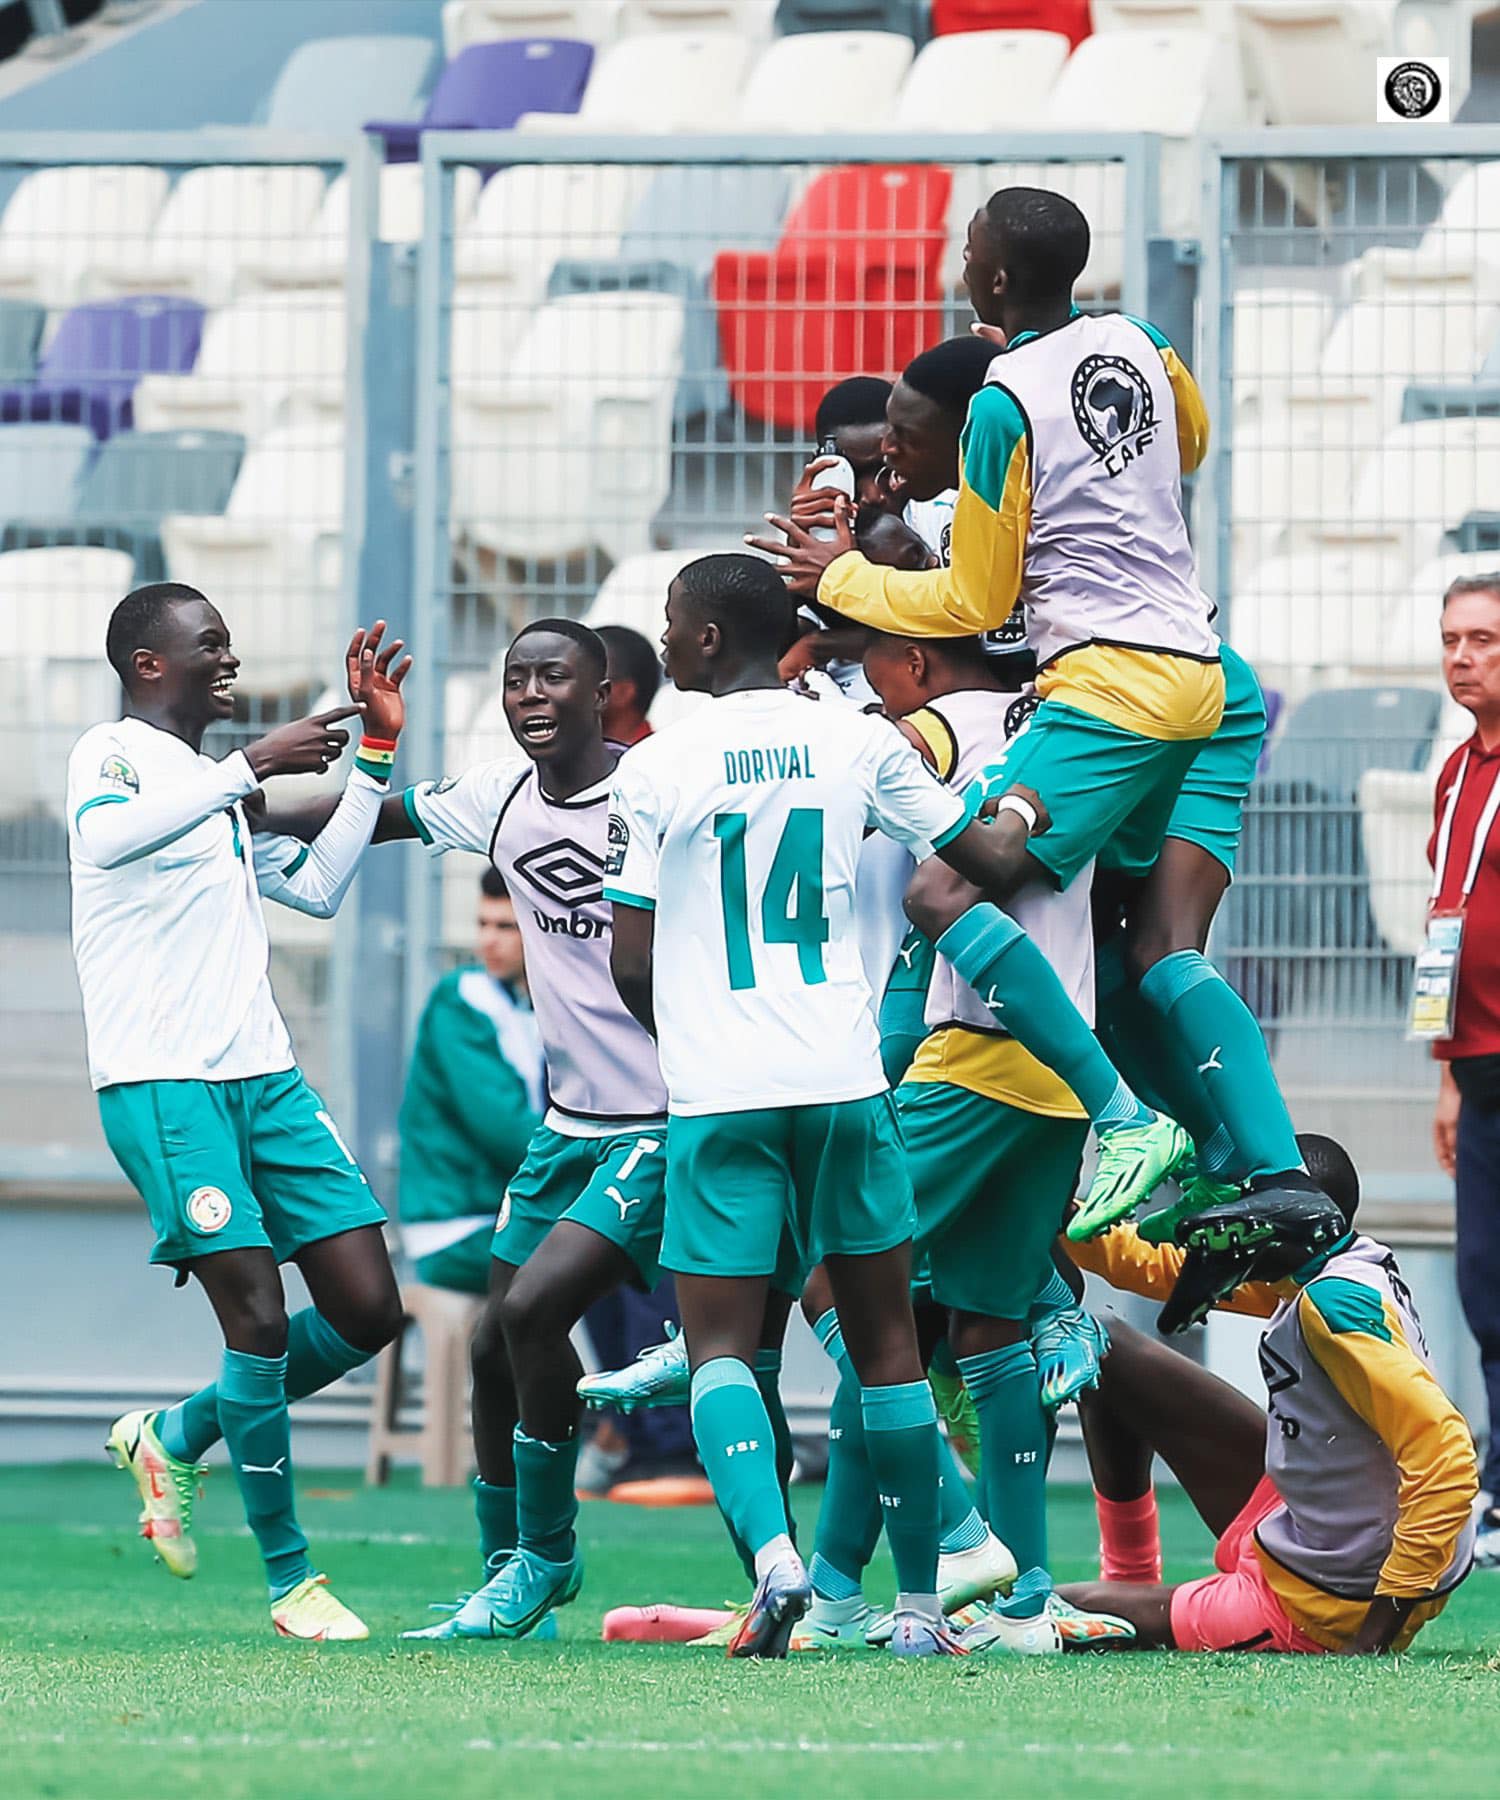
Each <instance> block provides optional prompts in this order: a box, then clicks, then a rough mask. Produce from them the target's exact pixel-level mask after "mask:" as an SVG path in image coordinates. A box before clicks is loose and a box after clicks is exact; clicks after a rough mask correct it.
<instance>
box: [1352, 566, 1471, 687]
mask: <svg viewBox="0 0 1500 1800" xmlns="http://www.w3.org/2000/svg"><path fill="white" fill-rule="evenodd" d="M1496 561H1497V558H1496V555H1495V552H1494V551H1493V550H1479V551H1469V552H1459V553H1457V554H1449V555H1447V556H1438V557H1434V558H1433V559H1432V560H1431V561H1430V562H1425V563H1423V564H1422V565H1421V567H1420V568H1419V569H1417V570H1416V571H1415V572H1414V573H1413V574H1412V576H1411V578H1410V580H1409V582H1408V583H1407V584H1406V586H1404V587H1403V588H1401V589H1399V590H1398V591H1397V592H1396V593H1394V594H1391V595H1389V596H1388V597H1387V598H1386V601H1385V606H1384V613H1383V616H1382V620H1381V628H1380V630H1379V632H1378V633H1377V634H1376V635H1375V641H1374V643H1373V644H1372V645H1371V647H1370V648H1371V651H1372V654H1371V655H1370V656H1369V657H1368V658H1367V667H1368V670H1369V671H1370V672H1371V673H1372V674H1375V675H1377V676H1378V677H1379V678H1380V679H1383V680H1386V681H1394V680H1402V681H1410V682H1414V683H1415V682H1423V681H1428V682H1431V681H1435V680H1437V678H1438V671H1439V667H1440V659H1441V656H1442V645H1441V638H1440V623H1441V618H1442V606H1443V595H1444V594H1445V593H1446V592H1447V591H1448V588H1449V585H1450V584H1451V583H1452V582H1454V581H1456V580H1458V579H1459V577H1460V576H1465V575H1491V574H1493V573H1494V570H1495V565H1496Z"/></svg>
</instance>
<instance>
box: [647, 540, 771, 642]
mask: <svg viewBox="0 0 1500 1800" xmlns="http://www.w3.org/2000/svg"><path fill="white" fill-rule="evenodd" d="M677 586H678V589H679V591H680V593H681V595H682V598H683V599H684V600H686V601H687V603H688V604H689V606H691V607H692V609H693V611H694V612H695V613H696V614H697V615H698V617H699V618H700V619H701V620H703V622H704V623H705V624H707V623H709V622H710V621H711V622H712V623H713V624H715V625H717V626H718V628H719V631H720V633H721V634H722V636H723V638H724V641H725V643H726V644H727V645H728V646H729V647H730V649H732V650H736V651H739V652H742V653H744V652H749V653H763V654H766V655H770V656H781V655H782V654H783V653H784V652H785V651H786V650H787V649H788V648H789V647H790V646H791V645H792V643H793V642H794V641H795V640H796V637H797V635H798V625H797V603H796V601H795V600H793V598H792V596H791V594H790V592H789V591H788V589H787V585H786V583H785V581H783V580H782V578H781V573H780V571H779V570H778V569H777V568H776V567H775V566H774V565H773V564H771V563H768V562H763V561H762V560H761V558H760V557H758V556H746V555H743V554H742V553H740V552H737V551H731V552H728V553H726V554H721V555H715V556H700V557H699V558H698V560H697V561H696V562H690V563H689V564H688V565H687V567H686V568H685V569H683V570H682V571H681V572H680V573H679V575H678V577H677Z"/></svg>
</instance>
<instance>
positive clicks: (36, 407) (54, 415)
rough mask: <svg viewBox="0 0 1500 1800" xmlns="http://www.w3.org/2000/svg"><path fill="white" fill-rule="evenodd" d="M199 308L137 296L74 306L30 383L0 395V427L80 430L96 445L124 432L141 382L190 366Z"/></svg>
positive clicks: (180, 301) (200, 322)
mask: <svg viewBox="0 0 1500 1800" xmlns="http://www.w3.org/2000/svg"><path fill="white" fill-rule="evenodd" d="M203 319H204V308H203V306H202V305H200V304H199V302H198V301H196V300H184V299H179V298H176V297H172V296H165V295H160V294H137V295H131V296H128V297H126V298H124V299H119V300H92V301H89V302H88V303H87V304H86V305H83V306H75V307H74V308H73V310H72V311H71V312H70V313H69V314H68V315H67V317H66V318H65V319H64V320H63V322H62V323H61V325H59V326H58V328H57V335H56V336H55V337H54V338H53V340H52V342H51V343H50V344H49V345H48V346H47V349H46V351H45V352H44V354H43V356H42V361H41V366H40V368H39V369H38V371H37V375H36V379H35V380H34V381H29V382H18V383H15V384H13V385H11V386H9V387H5V388H0V420H3V421H4V422H6V423H12V422H14V421H16V420H20V419H33V420H47V421H50V422H52V423H54V424H70V425H71V424H81V425H87V426H88V428H89V430H90V431H92V432H93V434H94V436H95V437H96V438H101V439H102V438H107V437H110V436H112V435H113V434H114V433H115V432H117V431H128V430H129V428H130V425H131V422H132V412H131V399H132V396H133V395H134V393H135V384H136V382H137V381H139V380H140V378H141V376H142V375H149V374H167V375H185V374H186V373H187V372H188V371H189V370H190V369H191V368H192V366H193V364H194V363H195V362H196V361H197V358H198V344H199V340H200V339H201V337H202V335H203Z"/></svg>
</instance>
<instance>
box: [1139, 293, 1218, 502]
mask: <svg viewBox="0 0 1500 1800" xmlns="http://www.w3.org/2000/svg"><path fill="white" fill-rule="evenodd" d="M1126 317H1127V318H1130V322H1131V324H1132V325H1139V326H1140V328H1141V330H1142V331H1144V332H1145V334H1146V336H1147V337H1148V338H1150V340H1151V342H1152V343H1153V344H1155V345H1156V348H1157V350H1158V351H1159V352H1160V353H1161V360H1162V363H1163V364H1164V366H1165V368H1166V371H1167V380H1168V381H1170V382H1171V384H1172V397H1173V399H1175V400H1176V402H1177V452H1178V455H1179V456H1180V457H1181V458H1182V472H1183V474H1184V475H1191V474H1192V472H1193V471H1194V469H1196V468H1197V467H1198V466H1199V464H1200V463H1201V462H1202V461H1203V459H1204V457H1205V456H1207V455H1208V408H1207V407H1206V406H1205V405H1204V404H1203V393H1202V390H1201V389H1200V388H1199V386H1198V384H1197V382H1196V381H1194V380H1193V377H1192V375H1191V373H1190V372H1189V370H1188V366H1187V364H1186V363H1185V362H1184V361H1183V360H1182V358H1181V357H1180V356H1179V355H1178V354H1177V352H1176V351H1175V350H1174V349H1173V348H1172V346H1171V344H1169V343H1168V342H1167V340H1166V338H1165V337H1163V335H1162V334H1161V332H1159V331H1158V330H1157V329H1156V327H1155V326H1154V325H1153V324H1151V323H1150V321H1149V320H1147V319H1136V318H1131V316H1130V314H1128V313H1127V314H1126Z"/></svg>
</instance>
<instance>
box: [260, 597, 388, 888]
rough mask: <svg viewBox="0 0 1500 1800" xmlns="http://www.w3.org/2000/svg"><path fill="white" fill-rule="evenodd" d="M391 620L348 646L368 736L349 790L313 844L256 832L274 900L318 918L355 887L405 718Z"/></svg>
mask: <svg viewBox="0 0 1500 1800" xmlns="http://www.w3.org/2000/svg"><path fill="white" fill-rule="evenodd" d="M384 636H385V621H384V620H383V619H377V620H376V622H375V624H374V625H373V626H372V627H371V628H370V630H368V631H363V630H361V631H356V632H355V634H354V636H353V638H352V639H351V640H350V644H349V651H348V658H347V661H348V671H349V697H350V699H351V700H353V701H354V702H355V704H356V705H357V706H358V707H359V708H360V709H361V710H362V712H363V714H364V722H365V729H364V736H363V737H362V738H361V740H360V744H359V750H358V753H357V755H356V756H355V759H354V767H353V769H352V770H351V771H350V773H349V779H348V781H347V782H346V784H345V786H344V792H343V795H342V797H341V798H340V800H339V802H338V804H337V806H336V807H335V808H334V810H333V812H332V814H331V815H330V816H329V818H328V820H327V822H326V823H325V824H324V825H323V826H322V827H321V829H320V830H319V831H318V832H317V834H316V835H315V836H314V837H313V838H312V840H311V841H310V842H309V843H305V844H304V843H300V842H298V840H296V839H295V838H291V837H282V836H277V835H275V834H272V833H270V832H257V834H256V838H255V852H254V853H255V874H256V881H257V883H258V885H259V887H260V891H261V892H262V893H263V894H264V895H265V896H266V898H267V899H269V900H275V901H276V902H278V903H279V904H280V905H282V906H288V907H291V908H292V909H293V910H295V911H297V912H303V913H309V914H311V915H312V916H313V917H314V918H319V919H331V918H332V917H333V915H334V914H335V913H336V912H337V911H338V909H339V907H340V905H341V904H342V902H343V898H344V895H345V894H346V893H347V892H348V891H349V884H350V882H352V881H353V879H354V873H355V870H356V869H357V868H358V867H359V860H360V858H361V857H362V856H363V855H364V853H365V850H366V849H367V848H368V846H369V843H370V837H371V833H372V832H373V831H374V829H375V826H376V823H377V820H378V818H379V814H380V811H381V808H382V805H383V802H384V801H385V800H387V799H388V798H390V776H391V767H392V764H393V763H394V761H395V756H396V744H397V741H398V740H399V738H400V735H401V728H402V726H403V725H404V724H405V722H406V707H405V703H404V701H403V700H402V696H401V684H402V682H403V681H404V680H405V679H406V675H407V672H408V671H409V670H410V668H411V658H410V657H406V658H402V656H401V651H402V649H403V645H402V643H401V641H400V639H399V638H398V639H396V640H394V641H393V642H392V643H390V644H384V643H383V641H382V640H383V638H384Z"/></svg>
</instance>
